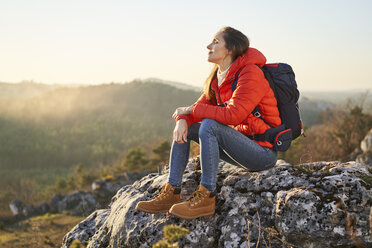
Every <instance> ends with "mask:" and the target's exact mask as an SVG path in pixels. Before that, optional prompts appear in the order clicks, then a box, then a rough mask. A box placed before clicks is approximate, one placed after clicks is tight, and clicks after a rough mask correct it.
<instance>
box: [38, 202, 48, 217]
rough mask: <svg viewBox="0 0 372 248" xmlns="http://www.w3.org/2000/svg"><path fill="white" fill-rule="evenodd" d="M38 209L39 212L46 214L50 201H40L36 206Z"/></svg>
mask: <svg viewBox="0 0 372 248" xmlns="http://www.w3.org/2000/svg"><path fill="white" fill-rule="evenodd" d="M36 211H37V213H38V214H41V215H43V214H46V213H47V212H48V211H49V205H48V203H46V202H43V203H40V204H39V205H38V206H37V207H36Z"/></svg>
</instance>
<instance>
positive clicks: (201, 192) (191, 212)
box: [169, 184, 216, 220]
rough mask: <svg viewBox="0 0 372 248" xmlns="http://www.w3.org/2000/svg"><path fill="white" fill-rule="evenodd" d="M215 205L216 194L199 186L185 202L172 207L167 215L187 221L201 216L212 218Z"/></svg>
mask: <svg viewBox="0 0 372 248" xmlns="http://www.w3.org/2000/svg"><path fill="white" fill-rule="evenodd" d="M215 204H216V192H215V191H213V192H211V191H209V190H208V189H206V188H205V187H204V186H203V185H201V184H200V185H199V187H198V189H197V190H196V191H195V192H194V193H192V195H191V196H190V197H189V198H188V199H187V200H186V201H184V202H181V203H178V204H175V205H173V206H172V207H171V209H170V210H169V213H170V214H172V215H174V216H177V217H179V218H183V219H187V220H192V219H195V218H198V217H201V216H205V217H207V218H212V217H213V215H214V208H215Z"/></svg>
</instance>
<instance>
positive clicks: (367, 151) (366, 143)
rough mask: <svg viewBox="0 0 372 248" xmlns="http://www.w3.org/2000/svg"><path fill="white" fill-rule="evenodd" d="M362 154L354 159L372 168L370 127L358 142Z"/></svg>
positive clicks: (371, 132) (371, 133) (371, 135)
mask: <svg viewBox="0 0 372 248" xmlns="http://www.w3.org/2000/svg"><path fill="white" fill-rule="evenodd" d="M360 148H361V151H362V154H359V155H358V156H357V157H356V161H357V162H359V163H363V164H366V165H368V166H369V167H370V168H371V169H372V129H371V130H370V131H369V132H368V134H367V135H366V137H365V138H364V139H363V140H362V142H361V143H360Z"/></svg>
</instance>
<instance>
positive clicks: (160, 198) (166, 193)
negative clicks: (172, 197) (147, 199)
mask: <svg viewBox="0 0 372 248" xmlns="http://www.w3.org/2000/svg"><path fill="white" fill-rule="evenodd" d="M167 196H168V191H166V189H165V187H164V188H163V189H162V190H161V191H160V193H159V194H158V195H156V196H155V197H154V200H155V201H159V200H162V199H163V198H165V197H167Z"/></svg>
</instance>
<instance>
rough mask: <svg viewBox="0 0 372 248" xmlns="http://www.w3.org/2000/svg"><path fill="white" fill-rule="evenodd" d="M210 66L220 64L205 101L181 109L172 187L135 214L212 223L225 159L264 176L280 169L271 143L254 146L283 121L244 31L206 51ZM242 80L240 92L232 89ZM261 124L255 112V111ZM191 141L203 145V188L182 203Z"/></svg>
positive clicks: (225, 31) (224, 32) (221, 35)
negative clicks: (207, 219) (220, 167)
mask: <svg viewBox="0 0 372 248" xmlns="http://www.w3.org/2000/svg"><path fill="white" fill-rule="evenodd" d="M207 48H208V50H209V53H208V61H209V62H212V63H214V64H215V66H214V68H213V69H212V72H211V74H210V75H209V77H208V78H207V80H206V82H205V88H204V93H203V95H202V96H201V97H200V98H199V100H198V101H197V102H196V103H194V104H193V105H191V106H189V107H181V108H177V109H176V111H175V112H174V114H173V118H174V119H175V120H176V121H177V123H176V126H175V129H174V132H173V140H174V141H173V145H172V150H171V156H170V172H169V177H168V183H166V185H165V186H164V188H163V189H162V191H161V192H160V194H159V195H157V196H155V197H154V198H153V199H152V200H150V201H141V202H139V203H138V204H137V207H136V209H137V210H139V211H144V212H148V213H159V212H166V211H169V213H170V214H172V215H174V216H177V217H180V218H184V219H195V218H197V217H201V216H206V217H211V216H213V214H214V211H215V198H216V180H217V170H218V164H219V161H220V159H223V160H225V161H227V162H229V163H231V164H234V165H238V166H243V167H245V168H247V169H249V170H251V171H260V170H265V169H268V168H271V167H273V166H274V165H275V163H276V160H277V154H276V152H274V151H273V150H272V148H273V145H272V144H271V143H269V142H267V141H255V140H252V139H251V138H252V137H254V135H255V134H263V133H265V131H266V130H267V129H269V128H270V126H269V125H268V124H267V123H269V124H270V125H271V126H274V127H276V126H279V125H280V124H281V120H280V117H279V111H278V108H277V106H276V105H277V102H276V99H275V97H274V93H273V91H272V90H271V88H270V86H269V83H268V82H267V80H266V79H265V77H264V74H263V72H262V71H261V69H260V67H262V66H263V65H264V64H265V62H266V58H265V57H264V55H263V54H262V53H260V52H259V51H258V50H256V49H254V48H250V47H249V40H248V38H247V37H246V36H245V35H244V34H242V33H241V32H240V31H238V30H236V29H233V28H231V27H224V28H222V29H221V30H220V31H218V32H217V34H216V35H215V36H214V38H213V41H212V43H211V44H209V45H208V46H207ZM236 78H237V85H236V89H235V90H234V91H233V90H232V87H231V86H232V84H233V82H234V81H235V79H236ZM256 106H257V107H258V108H259V109H260V111H261V115H262V117H264V119H265V121H266V122H267V123H265V121H264V120H263V119H262V118H258V117H256V116H254V115H253V114H252V113H251V112H252V111H253V109H254V108H255V107H256ZM190 140H194V141H196V142H197V143H199V145H200V153H201V169H202V176H201V182H200V185H199V187H198V188H197V190H196V191H195V192H194V193H193V194H192V195H191V196H190V197H189V198H188V199H187V200H186V201H185V202H180V192H181V182H182V175H183V172H184V170H185V167H186V164H187V162H188V157H189V151H190Z"/></svg>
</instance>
